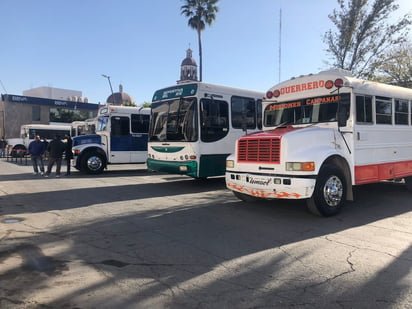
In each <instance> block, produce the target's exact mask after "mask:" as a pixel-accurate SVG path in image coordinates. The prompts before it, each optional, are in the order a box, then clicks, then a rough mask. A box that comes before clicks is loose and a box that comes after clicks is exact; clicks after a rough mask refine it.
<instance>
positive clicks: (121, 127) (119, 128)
mask: <svg viewBox="0 0 412 309" xmlns="http://www.w3.org/2000/svg"><path fill="white" fill-rule="evenodd" d="M129 121H130V120H129V117H120V116H115V117H112V118H111V128H112V130H111V134H112V135H113V136H125V135H129V134H130V124H129Z"/></svg>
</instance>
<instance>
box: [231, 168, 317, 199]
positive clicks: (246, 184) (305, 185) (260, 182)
mask: <svg viewBox="0 0 412 309" xmlns="http://www.w3.org/2000/svg"><path fill="white" fill-rule="evenodd" d="M225 177H226V187H227V188H228V189H230V190H232V191H237V192H240V193H243V194H247V195H251V196H254V197H260V198H265V199H307V198H310V197H312V194H313V191H314V189H315V184H316V179H315V177H313V178H311V177H308V178H303V177H299V178H298V177H287V176H283V175H282V176H276V175H275V176H265V175H254V174H248V173H236V172H230V171H228V172H226V176H225Z"/></svg>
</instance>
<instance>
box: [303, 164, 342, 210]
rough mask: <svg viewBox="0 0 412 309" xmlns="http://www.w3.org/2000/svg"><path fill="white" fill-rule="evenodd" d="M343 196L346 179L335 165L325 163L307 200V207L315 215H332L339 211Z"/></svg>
mask: <svg viewBox="0 0 412 309" xmlns="http://www.w3.org/2000/svg"><path fill="white" fill-rule="evenodd" d="M345 197H346V181H345V177H344V175H343V173H342V171H341V170H340V169H339V168H337V167H336V166H333V165H326V166H324V167H323V168H322V169H321V171H320V172H319V175H318V179H317V181H316V186H315V191H314V192H313V195H312V197H311V198H310V199H308V200H307V207H308V209H309V211H310V212H311V213H313V214H315V215H318V216H323V217H330V216H334V215H336V214H338V213H339V212H340V211H341V209H342V207H343V204H344V203H345Z"/></svg>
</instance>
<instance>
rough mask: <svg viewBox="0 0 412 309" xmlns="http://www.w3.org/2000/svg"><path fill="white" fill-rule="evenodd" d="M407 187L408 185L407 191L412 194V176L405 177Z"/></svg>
mask: <svg viewBox="0 0 412 309" xmlns="http://www.w3.org/2000/svg"><path fill="white" fill-rule="evenodd" d="M405 185H406V189H407V190H408V191H410V192H412V176H409V177H405Z"/></svg>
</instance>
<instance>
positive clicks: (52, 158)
mask: <svg viewBox="0 0 412 309" xmlns="http://www.w3.org/2000/svg"><path fill="white" fill-rule="evenodd" d="M65 149H66V145H65V144H64V143H63V142H62V140H61V139H60V136H59V135H56V136H55V137H54V139H53V140H52V141H51V142H50V143H49V146H47V151H48V152H49V164H48V165H47V172H46V174H45V177H49V175H50V173H51V170H52V168H53V165H54V163H56V177H57V178H59V177H60V169H61V166H62V159H63V153H64V151H65Z"/></svg>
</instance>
